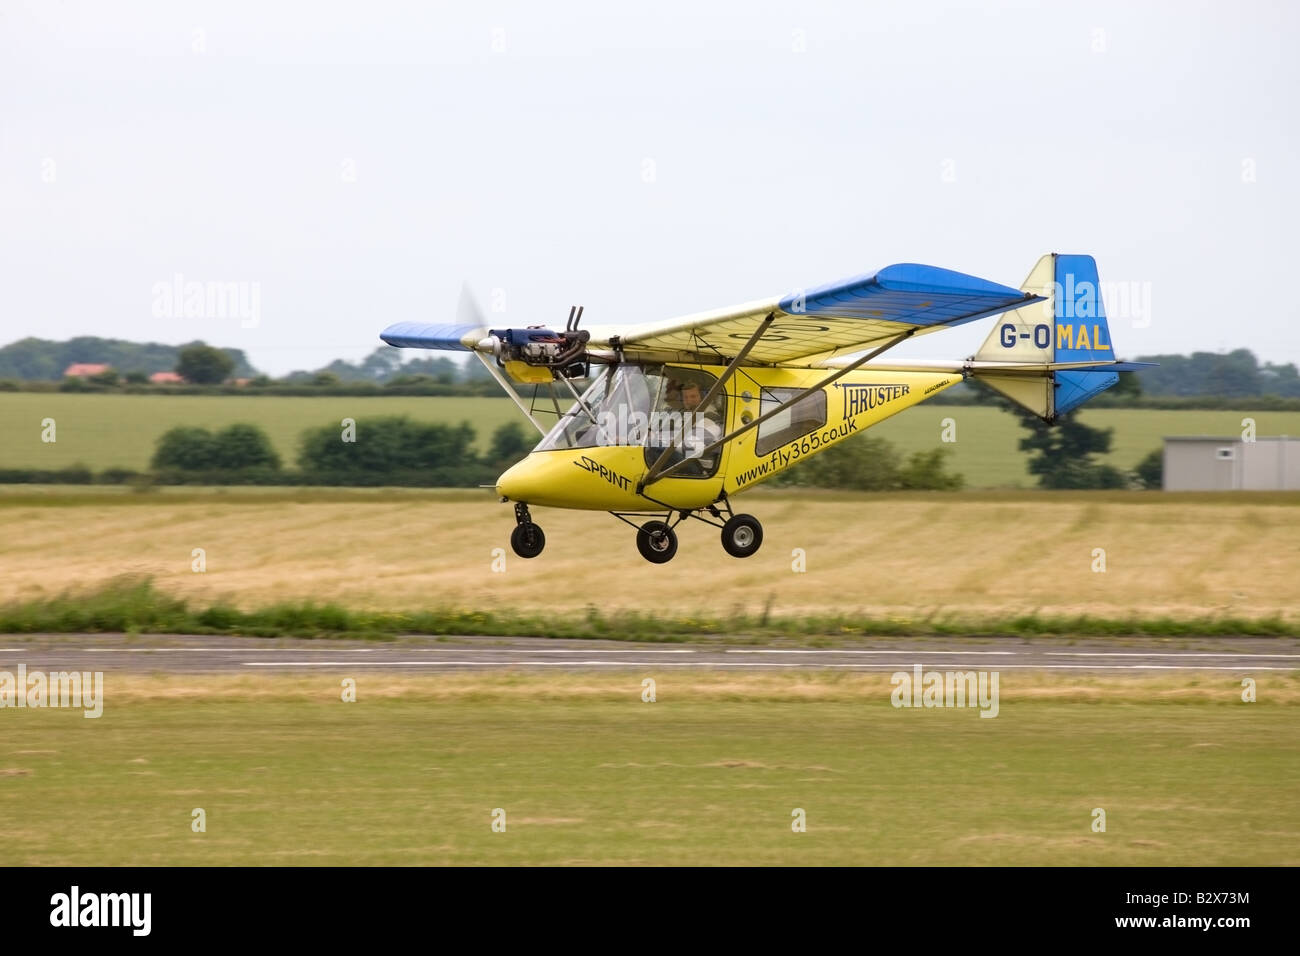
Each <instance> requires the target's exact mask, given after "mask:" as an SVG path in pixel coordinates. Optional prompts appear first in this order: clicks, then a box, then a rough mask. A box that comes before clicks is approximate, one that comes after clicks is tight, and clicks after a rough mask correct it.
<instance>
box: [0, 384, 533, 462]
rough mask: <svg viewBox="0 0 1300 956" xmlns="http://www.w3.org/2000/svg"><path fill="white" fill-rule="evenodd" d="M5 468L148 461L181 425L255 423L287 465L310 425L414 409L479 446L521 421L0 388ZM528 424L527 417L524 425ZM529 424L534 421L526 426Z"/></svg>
mask: <svg viewBox="0 0 1300 956" xmlns="http://www.w3.org/2000/svg"><path fill="white" fill-rule="evenodd" d="M0 409H3V415H2V416H0V468H48V469H52V468H64V467H66V466H68V465H72V464H75V463H77V462H80V463H82V464H84V465H86V466H88V467H89V468H90V469H91V470H93V471H102V470H103V469H105V468H134V469H137V470H144V469H146V468H148V466H149V459H150V458H151V457H152V456H153V453H154V447H155V445H156V444H157V441H158V439H159V438H160V437H161V436H162V434H163V433H164V432H166V431H167V430H168V429H170V428H174V427H175V426H177V425H198V426H203V427H205V428H212V429H215V428H224V427H225V426H227V425H232V424H234V423H236V422H251V423H252V424H254V425H257V426H259V427H260V428H262V429H263V430H264V431H265V432H266V433H267V435H268V436H270V439H271V443H272V444H273V445H274V446H275V450H276V451H278V452H279V453H280V457H281V458H282V459H283V462H284V464H285V465H286V466H292V465H293V464H294V461H295V459H296V457H297V454H298V440H299V437H300V436H301V435H302V432H303V431H304V430H305V429H308V428H316V427H319V426H321V425H335V426H338V425H339V422H340V421H342V419H344V418H353V419H356V420H358V421H362V420H364V419H365V418H377V417H379V416H383V415H409V416H410V417H411V418H413V419H415V420H417V421H431V422H450V423H453V424H454V423H457V422H461V421H469V422H471V423H472V424H473V425H474V427H475V428H476V429H477V431H478V442H479V446H480V449H481V450H485V449H486V448H487V443H488V441H490V439H491V437H492V432H493V431H494V430H495V429H496V428H498V427H499V426H500V425H502V424H503V423H504V422H507V421H515V420H519V421H523V419H522V418H521V417H520V416H519V412H518V411H517V410H516V409H515V407H514V405H513V404H511V402H510V400H509V399H507V398H424V397H419V396H401V397H376V398H349V397H333V396H323V397H314V396H313V397H284V398H282V397H279V396H258V397H243V396H238V395H234V396H228V395H174V396H163V395H78V394H75V393H64V392H59V393H53V394H40V393H28V392H14V393H0ZM45 418H53V419H54V420H55V423H56V427H57V438H58V440H57V441H56V442H53V443H43V442H42V441H41V421H42V419H45ZM525 424H526V423H525ZM529 427H530V428H531V426H529Z"/></svg>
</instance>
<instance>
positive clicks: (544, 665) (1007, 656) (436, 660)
mask: <svg viewBox="0 0 1300 956" xmlns="http://www.w3.org/2000/svg"><path fill="white" fill-rule="evenodd" d="M19 664H23V665H26V668H27V670H28V671H29V672H30V671H33V670H42V671H59V670H69V671H70V670H79V671H103V672H105V673H107V672H119V673H124V672H130V673H146V674H147V673H164V674H188V673H205V672H208V673H214V672H215V673H234V672H244V673H254V672H258V671H299V672H309V671H313V670H316V671H320V670H338V671H343V670H347V671H355V670H356V669H358V668H376V669H379V670H393V671H412V672H430V673H436V672H443V671H476V670H477V671H481V670H494V669H495V670H511V669H513V670H525V671H527V670H533V671H539V672H542V671H546V670H551V669H557V668H558V669H560V670H569V671H603V670H636V671H648V670H670V669H677V668H694V669H701V670H736V671H762V670H850V671H885V672H893V671H897V670H905V669H908V668H911V667H912V666H913V665H915V664H921V665H923V666H924V667H925V668H927V669H934V670H998V671H1005V670H1035V671H1091V672H1124V671H1128V672H1136V671H1142V672H1148V673H1156V672H1160V671H1182V670H1210V671H1247V672H1254V671H1294V670H1300V638H1294V637H1287V638H1268V639H1254V638H1249V639H1248V638H1233V639H1226V638H1195V639H1183V638H1179V639H1168V640H1153V639H1142V640H1138V639H1113V640H1109V641H1099V640H1092V641H1088V642H1073V643H1071V642H1067V641H1064V640H1061V639H1059V638H1058V639H1050V638H1040V639H1033V640H1026V639H1021V638H970V639H954V638H894V639H875V640H870V641H861V642H855V643H845V644H842V645H837V646H836V647H833V648H813V647H797V646H792V645H789V644H782V643H778V642H773V643H771V644H727V643H721V642H719V643H694V644H645V643H628V642H623V641H584V640H555V639H551V638H544V637H522V638H521V637H447V638H432V637H407V638H400V639H397V640H394V641H383V642H379V641H348V640H332V639H331V640H301V639H280V638H276V639H269V638H257V637H194V636H187V635H165V634H164V635H152V634H151V635H140V636H135V637H128V636H125V635H121V634H22V635H6V636H2V637H0V671H9V672H11V673H12V672H15V671H16V669H17V667H18V665H19Z"/></svg>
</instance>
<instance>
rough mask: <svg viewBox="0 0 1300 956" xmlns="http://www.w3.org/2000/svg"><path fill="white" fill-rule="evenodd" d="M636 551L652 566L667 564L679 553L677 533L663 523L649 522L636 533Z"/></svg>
mask: <svg viewBox="0 0 1300 956" xmlns="http://www.w3.org/2000/svg"><path fill="white" fill-rule="evenodd" d="M636 549H637V550H638V551H640V552H641V557H643V558H645V559H646V560H647V561H649V562H650V563H651V564H666V563H667V562H669V561H671V560H672V559H673V555H674V554H676V553H677V532H675V531H674V530H673V529H672V528H670V527H668V525H667V523H666V522H663V521H647V522H646V523H645V524H643V525H642V526H641V527H640V528H638V529H637V532H636Z"/></svg>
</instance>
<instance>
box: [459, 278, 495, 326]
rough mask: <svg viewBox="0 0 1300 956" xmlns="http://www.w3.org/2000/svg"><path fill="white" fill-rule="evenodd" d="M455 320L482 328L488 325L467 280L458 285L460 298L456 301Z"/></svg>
mask: <svg viewBox="0 0 1300 956" xmlns="http://www.w3.org/2000/svg"><path fill="white" fill-rule="evenodd" d="M456 321H457V322H458V323H460V324H463V325H474V326H478V327H479V328H484V329H485V328H487V325H488V322H487V319H486V318H484V317H483V310H482V309H481V308H480V307H479V304H478V299H477V298H475V297H474V292H473V291H472V290H471V289H470V287H469V283H468V282H462V283H461V285H460V298H459V299H458V300H457V302H456Z"/></svg>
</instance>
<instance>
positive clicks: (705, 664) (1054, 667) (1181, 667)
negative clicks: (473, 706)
mask: <svg viewBox="0 0 1300 956" xmlns="http://www.w3.org/2000/svg"><path fill="white" fill-rule="evenodd" d="M240 663H241V665H242V666H243V667H573V666H575V665H577V666H582V667H699V668H710V667H718V666H722V667H727V668H735V667H779V668H785V669H787V670H817V669H819V668H832V667H836V668H857V669H859V670H866V669H873V668H874V669H878V670H881V672H882V673H883V672H884V668H883V667H882V666H881V665H879V664H778V663H770V664H769V663H766V662H760V661H746V662H743V663H742V662H740V661H734V662H723V661H596V660H587V661H241V662H240ZM930 666H932V667H934V668H953V669H968V668H969V665H968V664H964V663H953V662H946V663H943V664H932V665H930ZM1000 666H1001V667H1002V668H1016V669H1020V670H1041V671H1062V670H1081V671H1098V670H1112V671H1116V670H1165V671H1204V670H1210V671H1294V670H1300V666H1295V667H1280V666H1272V665H1258V666H1254V667H1246V666H1228V665H1224V666H1214V665H1197V664H1003V665H1000Z"/></svg>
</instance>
